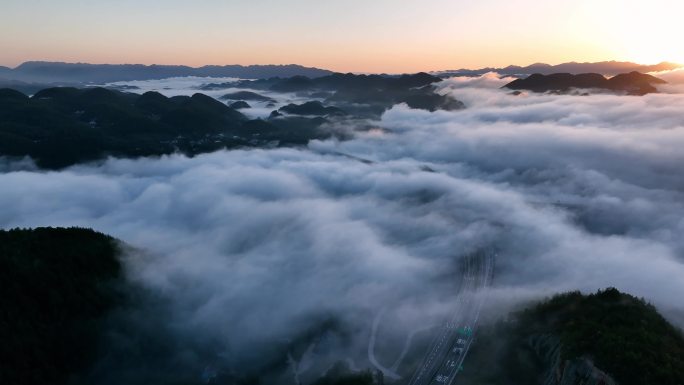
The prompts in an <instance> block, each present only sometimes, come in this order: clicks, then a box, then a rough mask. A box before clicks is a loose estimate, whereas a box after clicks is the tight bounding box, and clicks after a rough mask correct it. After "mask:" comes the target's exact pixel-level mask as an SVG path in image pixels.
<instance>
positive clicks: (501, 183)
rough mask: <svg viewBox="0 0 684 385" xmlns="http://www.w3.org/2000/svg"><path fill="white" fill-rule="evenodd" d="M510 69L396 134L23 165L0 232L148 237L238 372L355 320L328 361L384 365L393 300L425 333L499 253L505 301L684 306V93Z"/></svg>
mask: <svg viewBox="0 0 684 385" xmlns="http://www.w3.org/2000/svg"><path fill="white" fill-rule="evenodd" d="M506 82H507V80H506V79H499V78H498V77H496V76H495V75H493V74H489V75H485V76H483V77H482V78H474V79H452V80H447V81H445V82H443V83H442V84H441V85H440V87H441V89H440V92H444V93H451V94H452V95H453V96H454V97H455V98H457V99H459V100H462V101H463V102H464V103H466V105H467V106H468V108H467V109H466V110H463V111H457V112H444V111H438V112H434V113H429V112H425V111H419V110H411V109H409V108H407V107H406V106H396V107H394V108H393V109H392V110H390V111H388V112H387V113H385V115H384V116H383V118H382V120H381V121H380V122H376V125H377V127H378V129H374V130H370V131H365V132H360V133H357V134H356V137H355V138H354V139H352V140H349V141H344V142H337V141H321V142H314V143H311V144H310V146H309V148H308V149H299V150H298V149H273V150H249V151H242V150H240V151H229V152H216V153H212V154H207V155H201V156H197V157H194V158H186V157H183V156H170V157H163V158H161V159H138V160H122V159H111V160H109V161H107V162H105V163H104V164H102V165H92V166H78V167H72V168H70V169H68V170H65V171H61V172H48V173H44V172H36V171H12V170H13V168H12V167H14V168H15V169H16V167H17V165H13V166H9V165H6V166H4V168H3V170H4V171H5V172H4V173H3V174H0V185H2V186H3V188H2V189H0V204H2V206H3V210H2V211H0V226H2V227H4V228H8V227H15V226H72V225H73V226H87V227H93V228H95V229H97V230H100V231H103V232H106V233H109V234H111V235H113V236H116V237H118V238H120V239H122V240H124V241H126V242H127V243H129V244H131V245H134V246H136V247H139V248H142V249H144V250H146V251H147V253H146V254H145V255H144V256H140V255H131V256H128V257H127V264H128V268H129V269H128V270H129V275H130V278H131V280H132V281H134V282H136V283H137V284H140V285H142V286H144V287H145V288H147V289H149V290H150V291H151V292H154V293H157V295H159V296H160V297H163V298H167V299H170V300H171V302H170V303H169V304H168V305H166V306H165V308H164V312H163V313H164V317H163V318H161V317H160V319H161V320H160V322H163V323H164V324H165V326H164V328H166V329H167V330H170V331H171V332H169V336H171V337H169V338H178V341H181V340H192V341H194V342H195V343H197V344H200V343H199V342H198V341H204V340H207V341H212V343H213V344H214V345H212V346H213V347H212V349H213V350H212V352H211V353H210V354H209V353H207V356H212V357H214V358H213V359H218V360H221V361H222V363H221V364H216V365H219V366H222V365H226V366H227V367H232V368H238V367H240V365H247V363H249V364H250V365H254V366H258V364H253V362H255V361H259V360H261V361H267V359H266V358H264V357H270V356H272V355H274V354H275V353H274V350H275V349H276V348H277V347H280V346H285V345H287V342H286V341H293V340H296V339H297V338H300V337H301V336H302V335H303V334H305V333H306V331H307V330H310V329H311V328H312V327H314V326H315V325H317V322H318V321H320V320H330V319H334V320H336V322H339V323H340V324H341V325H344V326H341V327H340V328H341V329H344V333H342V334H339V335H338V336H337V337H335V338H338V340H335V338H333V337H329V339H328V340H326V341H327V342H326V341H323V342H321V341H319V345H320V346H324V347H327V348H323V347H321V348H320V349H319V350H318V351H317V354H318V356H319V358H320V360H321V361H324V362H325V363H326V365H327V364H329V363H331V362H333V361H334V360H344V359H348V358H350V359H352V360H353V361H354V362H355V365H357V366H361V367H364V366H368V365H369V364H368V362H367V361H363V360H364V359H365V357H364V356H363V355H362V354H359V352H363V349H364V348H365V344H367V341H368V333H369V330H370V327H371V323H372V320H373V317H374V316H375V315H376V314H377V312H378V311H379V310H380V309H381V308H385V309H390V311H391V312H392V314H393V318H394V319H395V320H396V321H395V323H396V325H392V326H391V327H390V328H395V329H397V330H399V331H402V332H406V333H408V332H410V331H412V330H414V329H416V328H420V327H425V324H426V323H430V322H432V321H433V320H435V319H440V318H439V316H440V315H443V314H445V313H448V312H449V310H448V307H449V304H450V301H452V300H453V298H452V297H453V293H454V292H455V290H456V288H457V286H458V279H459V277H458V273H457V270H458V261H459V260H460V259H461V258H462V257H464V256H466V255H469V254H471V253H474V252H477V251H478V250H482V249H486V248H492V247H494V248H496V250H498V259H497V261H496V263H497V266H496V272H495V280H494V284H493V285H494V286H493V289H492V293H491V295H490V298H491V302H490V304H495V305H496V306H490V307H491V308H494V310H496V309H500V308H499V305H502V304H504V303H505V304H508V305H510V304H511V303H515V302H517V301H521V300H526V299H529V298H534V297H540V296H545V295H549V294H551V293H554V292H558V291H563V290H575V289H580V290H596V289H599V288H604V287H607V286H615V287H617V288H619V289H621V290H625V291H627V292H630V293H632V294H635V295H638V296H644V297H645V298H647V299H648V300H650V301H652V302H654V303H655V304H656V305H658V306H659V307H660V308H661V309H662V310H664V311H666V312H667V313H668V314H670V315H672V317H673V319H676V317H677V314H682V312H683V311H684V305H683V304H682V302H681V300H680V297H681V294H682V293H684V280H682V277H684V238H683V237H682V236H681V234H684V219H683V218H684V177H682V174H681V165H682V164H684V153H682V151H681V148H683V147H684V115H682V113H681V111H684V95H681V94H654V95H647V96H644V97H627V96H613V95H592V96H586V97H582V96H559V95H538V94H527V93H524V94H521V95H519V96H512V95H509V94H508V92H507V91H505V90H501V89H499V87H501V86H502V85H504V84H505V83H506ZM155 320H157V319H156V318H155ZM340 335H344V338H343V337H340ZM284 341H285V342H284ZM179 345H182V344H179V343H177V344H176V345H175V346H179ZM177 349H178V350H179V351H182V350H183V347H182V346H180V347H177ZM188 350H192V349H188ZM202 354H203V353H201V352H199V350H198V349H194V350H192V351H191V352H187V354H186V355H185V356H183V357H184V358H182V359H179V358H175V359H177V360H181V361H182V362H192V363H194V365H200V367H201V365H205V364H206V362H204V361H203V359H204V358H203V357H202ZM397 354H398V353H397ZM216 357H218V358H216ZM321 357H325V358H321ZM394 358H396V357H393V356H389V355H388V356H387V357H383V359H384V360H385V361H388V364H389V362H391V361H392V360H393V359H394ZM167 364H168V363H167ZM312 370H313V369H312ZM319 374H320V373H319Z"/></svg>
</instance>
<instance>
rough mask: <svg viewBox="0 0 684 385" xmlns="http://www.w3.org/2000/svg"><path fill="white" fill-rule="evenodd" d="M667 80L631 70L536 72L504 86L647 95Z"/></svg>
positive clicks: (524, 88) (534, 89) (560, 91)
mask: <svg viewBox="0 0 684 385" xmlns="http://www.w3.org/2000/svg"><path fill="white" fill-rule="evenodd" d="M666 83H667V82H666V81H664V80H662V79H659V78H657V77H655V76H651V75H647V74H642V73H639V72H630V73H627V74H620V75H616V76H613V77H612V78H606V77H604V76H603V75H601V74H596V73H586V74H579V75H573V74H569V73H558V74H551V75H542V74H534V75H531V76H529V77H527V78H525V79H516V80H514V81H512V82H510V83H508V84H506V85H505V86H504V88H509V89H512V90H528V91H534V92H559V93H563V92H568V91H570V90H571V89H574V88H579V89H600V90H608V91H613V92H622V93H626V94H628V95H646V94H649V93H656V92H658V89H657V88H656V87H655V85H657V84H666Z"/></svg>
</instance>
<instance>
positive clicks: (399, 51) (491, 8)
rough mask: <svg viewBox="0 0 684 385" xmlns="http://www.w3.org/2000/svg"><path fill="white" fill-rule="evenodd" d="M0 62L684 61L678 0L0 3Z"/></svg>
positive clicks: (393, 64)
mask: <svg viewBox="0 0 684 385" xmlns="http://www.w3.org/2000/svg"><path fill="white" fill-rule="evenodd" d="M1 8H2V12H0V26H1V27H0V29H1V30H2V31H1V32H2V33H0V65H4V66H10V67H13V66H16V65H18V64H20V63H22V62H24V61H28V60H51V61H53V60H54V61H69V62H77V61H78V62H91V63H143V64H186V65H192V66H200V65H204V64H290V63H296V64H302V65H307V66H316V67H322V68H327V69H332V70H336V71H352V72H412V71H419V70H425V71H428V70H445V69H457V68H463V67H467V68H475V67H485V66H505V65H508V64H519V65H525V64H531V63H534V62H547V63H551V64H555V63H560V62H565V61H601V60H630V61H636V62H640V63H647V64H651V63H656V62H660V61H675V62H684V50H682V49H681V45H680V44H679V43H680V42H679V38H680V37H681V36H682V30H681V23H680V19H681V17H682V15H683V14H684V12H683V11H684V3H683V2H681V1H678V0H651V1H648V2H646V1H641V0H638V1H637V0H622V1H619V0H593V1H589V0H554V1H542V0H519V1H510V0H478V1H474V0H421V1H409V0H372V1H368V0H344V1H337V0H326V1H320V0H316V1H314V0H288V1H275V0H253V1H242V0H241V1H235V0H223V1H220V0H198V1H180V0H163V1H162V0H118V1H104V0H87V1H86V0H61V1H52V0H3V1H2V6H1Z"/></svg>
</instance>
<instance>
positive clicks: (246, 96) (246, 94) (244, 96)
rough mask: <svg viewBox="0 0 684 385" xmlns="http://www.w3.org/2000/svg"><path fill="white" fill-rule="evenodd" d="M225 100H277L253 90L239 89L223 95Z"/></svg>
mask: <svg viewBox="0 0 684 385" xmlns="http://www.w3.org/2000/svg"><path fill="white" fill-rule="evenodd" d="M221 99H223V100H248V101H254V102H275V100H273V99H271V98H269V97H268V96H264V95H260V94H257V93H256V92H251V91H238V92H232V93H230V94H225V95H223V96H221Z"/></svg>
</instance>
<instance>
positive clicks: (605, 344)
mask: <svg viewBox="0 0 684 385" xmlns="http://www.w3.org/2000/svg"><path fill="white" fill-rule="evenodd" d="M467 366H468V367H466V368H465V370H464V371H463V375H464V376H463V377H462V378H461V379H462V380H463V383H465V384H500V383H512V384H525V385H533V384H549V385H560V384H568V385H576V384H577V385H578V384H596V385H598V384H605V385H610V384H616V383H617V384H621V385H643V384H659V385H679V384H682V383H684V335H683V334H682V331H681V330H679V329H677V328H675V327H674V326H672V325H671V324H670V323H669V322H668V321H667V320H666V319H665V318H663V316H661V315H660V314H659V313H658V311H657V310H656V309H655V307H654V306H653V305H650V304H649V303H647V302H645V301H644V300H643V299H639V298H636V297H633V296H631V295H629V294H625V293H621V292H619V291H618V290H616V289H613V288H610V289H606V290H602V291H599V292H597V293H594V294H590V295H583V294H581V293H579V292H571V293H565V294H560V295H556V296H554V297H552V298H550V299H547V300H545V301H542V302H539V303H537V304H533V305H530V306H529V307H527V308H526V309H524V310H522V311H519V312H516V313H513V314H511V315H510V316H509V317H508V319H507V320H506V321H501V322H499V323H497V324H496V325H495V326H491V327H489V328H487V329H484V330H482V333H480V336H479V339H478V342H477V343H476V344H475V346H474V348H473V350H472V355H470V356H469V357H468V360H467ZM504 379H505V380H504Z"/></svg>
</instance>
